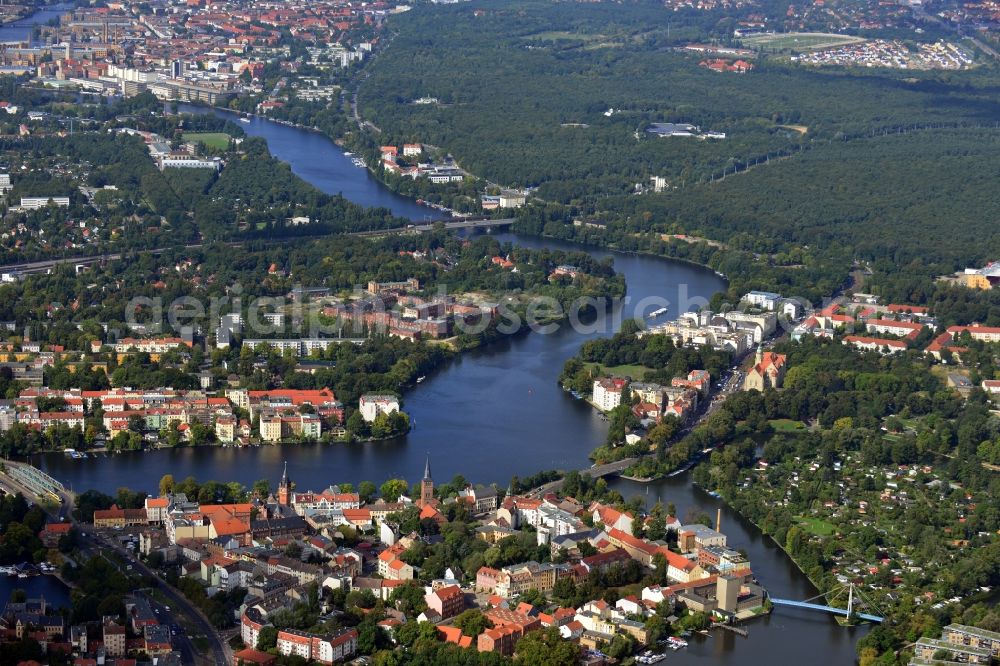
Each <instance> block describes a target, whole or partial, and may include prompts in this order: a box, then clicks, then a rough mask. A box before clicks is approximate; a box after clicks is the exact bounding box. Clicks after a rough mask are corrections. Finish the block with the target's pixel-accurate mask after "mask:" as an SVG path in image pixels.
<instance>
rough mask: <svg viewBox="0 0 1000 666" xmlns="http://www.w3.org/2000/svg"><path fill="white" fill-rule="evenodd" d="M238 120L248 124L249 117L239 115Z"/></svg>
mask: <svg viewBox="0 0 1000 666" xmlns="http://www.w3.org/2000/svg"><path fill="white" fill-rule="evenodd" d="M240 122H241V123H246V124H248V125H249V124H250V119H249V118H243V117H240Z"/></svg>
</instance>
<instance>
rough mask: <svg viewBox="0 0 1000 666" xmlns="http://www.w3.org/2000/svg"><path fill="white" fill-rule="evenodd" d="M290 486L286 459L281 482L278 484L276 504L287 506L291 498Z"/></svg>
mask: <svg viewBox="0 0 1000 666" xmlns="http://www.w3.org/2000/svg"><path fill="white" fill-rule="evenodd" d="M291 492H292V487H291V483H290V482H289V481H288V461H287V460H286V461H285V471H284V472H282V474H281V482H280V483H279V484H278V504H280V505H281V506H288V502H289V500H290V499H291Z"/></svg>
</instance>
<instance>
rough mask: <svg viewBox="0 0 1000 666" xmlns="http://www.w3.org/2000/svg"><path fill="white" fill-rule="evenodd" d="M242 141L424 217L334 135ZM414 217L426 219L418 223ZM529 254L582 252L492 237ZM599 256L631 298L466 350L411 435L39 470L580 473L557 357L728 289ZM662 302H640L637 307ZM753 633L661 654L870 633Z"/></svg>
mask: <svg viewBox="0 0 1000 666" xmlns="http://www.w3.org/2000/svg"><path fill="white" fill-rule="evenodd" d="M241 125H242V126H243V127H244V129H245V130H247V132H248V133H250V134H253V135H256V136H262V137H264V138H265V139H266V140H267V142H268V145H269V147H270V149H271V151H272V153H273V154H274V155H276V156H278V157H280V158H281V159H283V160H286V161H289V162H290V163H291V166H292V169H293V171H295V173H297V174H299V175H300V176H302V177H303V178H305V179H307V180H309V182H312V183H313V184H314V185H316V186H317V187H319V188H320V189H322V190H324V191H326V192H328V193H331V194H332V193H336V192H343V193H344V195H345V196H347V197H348V198H350V199H352V200H354V201H356V202H358V203H361V204H364V205H366V206H384V207H387V208H390V209H392V210H393V212H396V213H397V214H400V215H407V216H413V215H423V214H424V212H425V210H426V209H424V208H422V207H419V206H416V204H414V203H412V202H409V201H407V200H405V199H403V198H402V197H399V196H397V195H395V194H394V193H391V192H389V191H387V190H385V189H384V188H383V187H382V186H381V185H380V184H379V183H378V182H377V181H375V180H374V179H373V178H371V176H370V175H369V174H368V172H367V171H366V170H364V169H360V168H358V167H355V166H353V165H352V164H351V162H350V160H349V159H348V158H345V157H344V155H343V153H342V151H341V150H340V149H339V148H337V147H336V145H334V144H333V143H332V142H330V141H329V140H327V139H325V138H323V137H321V136H319V135H317V134H315V133H313V132H308V131H305V130H300V129H296V128H293V127H289V126H285V125H281V124H277V123H273V122H270V121H266V120H263V119H255V120H254V121H253V122H251V123H250V124H249V125H247V124H242V123H241ZM417 219H420V218H419V217H418V218H417ZM498 237H499V238H500V239H501V240H504V241H510V242H513V243H517V244H519V245H523V246H527V247H542V246H545V247H552V248H567V249H580V246H578V245H573V244H569V243H562V242H558V241H552V240H542V239H537V238H530V237H518V236H515V235H511V234H505V235H499V236H498ZM587 250H588V251H590V252H591V253H592V254H593V255H594V256H596V257H599V258H600V257H605V256H613V258H614V262H615V268H616V270H618V271H619V272H621V273H622V274H623V275H624V276H625V278H626V281H627V284H628V296H629V299H630V302H629V303H626V304H623V305H622V306H620V307H617V308H615V310H614V312H613V313H612V315H613V316H608V317H607V318H606V320H607V326H606V327H605V329H604V330H601V329H600V327H597V328H598V330H592V331H589V332H579V331H575V330H572V329H571V328H570V327H568V326H562V327H561V328H560V329H559V330H558V331H556V332H555V333H552V334H548V335H543V334H537V333H531V334H527V335H523V336H517V337H513V338H509V339H506V340H503V341H502V342H500V343H498V344H495V345H492V346H490V347H489V348H487V349H482V350H476V351H472V352H469V353H466V354H463V355H462V356H461V357H460V358H459V359H457V360H455V361H454V362H452V363H449V364H447V365H446V366H445V367H443V368H441V369H440V370H439V371H437V372H436V373H434V374H433V375H431V376H429V377H428V378H427V379H426V380H425V381H424V382H423V383H421V384H420V385H419V386H418V387H417V388H416V389H414V390H413V391H411V392H410V393H409V394H407V395H406V396H405V404H404V408H405V409H406V411H407V412H409V413H410V414H411V416H412V417H413V420H414V425H415V427H414V429H413V430H412V432H410V433H409V434H408V435H407V436H405V437H402V438H398V439H395V440H390V441H386V442H379V443H367V444H354V445H343V444H336V445H307V446H285V447H271V446H268V447H259V448H250V449H233V448H227V449H223V448H199V449H179V450H161V451H156V452H149V453H127V454H118V455H115V456H110V457H106V458H105V457H100V458H91V459H88V460H71V459H69V458H67V457H65V456H63V455H61V454H49V455H45V456H36V457H35V459H34V460H33V462H34V463H35V464H37V465H39V466H40V467H42V468H43V469H45V470H46V471H48V472H49V473H50V474H52V475H53V476H54V477H56V478H57V479H60V480H62V481H64V482H66V483H68V484H70V485H71V487H72V488H74V489H76V490H78V491H79V490H84V489H88V488H96V489H99V490H102V491H104V492H109V493H113V492H114V491H115V489H116V488H118V487H119V486H129V487H132V488H138V489H142V490H146V491H149V492H156V488H157V482H158V480H159V478H160V476H161V475H162V474H164V473H168V472H169V473H171V474H173V475H174V477H175V478H176V479H181V478H183V477H185V476H187V475H193V476H195V477H196V478H198V479H199V480H208V479H217V480H222V481H230V480H235V481H240V482H241V483H243V484H246V485H249V484H250V483H252V482H253V481H255V480H257V479H261V478H268V479H270V480H271V482H272V485H274V484H276V482H277V480H278V477H279V476H280V474H281V467H282V464H283V463H284V462H285V461H287V463H288V470H289V476H290V477H291V478H292V480H293V481H294V482H295V483H296V485H297V486H298V487H299V488H300V489H310V488H311V489H317V490H318V489H321V488H323V487H325V486H326V485H328V484H330V483H335V482H338V481H347V482H352V483H355V484H357V483H358V482H359V481H362V480H365V479H368V480H372V481H374V482H376V483H380V482H381V481H383V480H384V479H387V478H390V477H393V476H399V477H402V478H406V479H407V480H409V481H411V482H413V481H416V480H418V479H419V478H420V476H421V473H422V471H423V465H424V458H425V456H426V455H430V459H431V466H432V470H433V475H434V477H435V479H437V480H438V481H444V480H449V479H450V478H451V477H452V475H454V474H462V475H464V476H465V477H466V478H468V479H470V480H474V481H476V482H481V483H490V482H496V483H498V484H500V485H502V486H506V484H507V483H508V481H509V480H510V478H511V476H512V475H515V474H517V475H522V476H523V475H528V474H532V473H534V472H537V471H539V470H544V469H550V468H556V467H559V468H581V467H585V466H586V465H587V464H588V460H587V453H588V452H589V451H590V450H591V449H593V448H594V447H595V446H597V445H599V444H600V443H601V442H602V441H603V440H604V438H605V436H606V433H607V425H606V423H605V422H604V421H602V420H601V419H600V418H599V417H598V416H597V415H596V414H595V413H594V411H593V410H592V409H591V408H590V407H589V406H587V404H586V403H584V402H582V401H580V400H575V399H574V398H572V397H571V396H570V395H568V394H567V393H565V392H564V391H562V390H561V389H560V388H559V387H558V386H557V385H556V379H557V377H558V375H559V372H560V369H561V368H562V365H563V363H564V362H565V361H566V359H568V358H569V357H571V356H572V355H573V354H574V353H576V351H577V350H578V349H579V347H580V344H581V343H583V342H584V341H585V340H587V339H591V338H594V337H599V336H602V335H608V334H609V333H610V332H611V330H612V329H613V328H615V327H616V326H617V321H619V320H620V318H621V316H622V315H627V316H630V317H631V316H634V315H635V314H636V312H635V306H636V304H637V303H639V302H640V301H642V300H643V299H647V298H649V297H657V298H661V299H666V301H668V305H669V308H670V315H675V314H676V313H677V311H678V310H680V309H685V310H686V309H690V308H691V307H694V306H697V305H703V304H704V303H705V302H707V299H708V298H710V297H711V295H712V294H713V293H714V292H716V291H718V290H720V289H722V288H723V286H724V283H723V281H722V280H721V279H720V278H719V277H718V276H716V275H715V274H714V273H712V272H711V271H709V270H706V269H703V268H700V267H697V266H692V265H688V264H683V263H678V262H672V261H667V260H663V259H658V258H654V257H647V256H639V255H632V254H623V253H613V252H609V251H607V250H602V249H597V248H587ZM655 307H659V306H658V305H657V306H648V307H646V309H645V311H647V312H648V311H649V310H651V309H654V308H655ZM612 486H613V487H615V488H617V489H618V490H619V491H621V492H622V494H623V495H625V496H626V497H630V496H632V495H636V494H641V495H643V496H645V497H646V499H647V500H648V501H649V502H650V503H652V502H655V501H656V499H657V498H660V499H662V500H663V501H664V502H668V501H672V502H674V503H675V504H676V505H677V508H678V514H679V516H680V517H681V518H682V519H683V518H685V517H686V516H688V515H689V514H693V513H697V512H703V513H707V514H709V515H710V516H712V517H714V516H715V514H716V508H717V507H719V506H722V508H723V512H722V516H723V519H722V520H723V531H724V532H726V533H727V535H728V536H729V544H730V545H731V546H732V547H734V548H743V549H745V550H746V552H747V554H748V555H749V558H750V561H751V563H752V565H753V568H754V571H755V573H756V575H757V577H758V578H759V579H760V581H761V582H762V583H763V584H764V585H765V586H766V587H767V588H768V589H769V590H770V592H771V593H772V594H773V595H774V596H776V597H783V598H789V599H806V598H809V597H812V596H813V595H814V594H816V592H815V590H814V589H813V587H812V585H811V584H810V583H809V581H808V580H807V579H806V577H805V576H804V575H803V574H802V573H801V572H800V571H799V570H798V569H797V568H796V567H795V566H794V564H793V563H792V562H791V561H790V560H789V558H788V557H787V556H786V555H785V554H784V552H783V551H781V550H780V549H779V548H778V547H777V546H776V545H775V544H774V543H773V541H771V540H770V539H769V538H767V537H764V536H763V535H761V533H760V532H759V531H758V530H757V529H756V528H755V527H754V526H753V525H750V524H748V523H747V522H746V521H744V520H742V519H741V518H740V517H739V516H738V515H737V514H735V513H734V512H732V511H729V510H728V509H727V508H725V507H724V505H722V503H721V502H720V501H719V500H716V499H714V498H712V497H710V496H708V495H707V494H705V493H704V492H702V491H701V490H699V489H697V488H695V487H694V486H692V485H691V483H690V481H689V480H688V478H687V476H686V475H684V476H680V477H675V478H673V479H666V480H663V481H659V482H655V483H651V484H647V485H642V484H637V483H633V482H629V481H625V480H621V479H619V480H615V481H614V482H613V483H612ZM749 628H750V636H749V638H746V639H744V638H740V637H738V636H735V635H733V634H730V633H725V632H715V633H713V634H712V636H711V637H708V638H702V637H700V636H696V637H695V638H694V639H693V640H692V642H691V646H690V647H689V648H688V649H686V650H682V651H680V652H677V653H672V654H671V655H670V656H669V657H668V662H669V663H671V664H674V663H677V664H696V663H718V664H736V663H739V664H742V665H744V666H756V665H760V666H763V665H765V664H768V665H770V664H803V663H812V664H817V665H818V664H848V663H853V661H854V642H855V641H856V640H857V638H859V637H860V636H861V635H863V633H864V631H865V629H864V628H856V629H844V628H841V627H840V626H839V625H837V623H836V622H835V621H834V620H833V619H832V616H826V615H822V614H810V613H809V612H807V611H799V610H791V609H780V610H777V611H775V613H774V614H773V615H772V616H771V617H770V618H765V619H761V620H757V621H754V622H753V623H751V624H750V627H749Z"/></svg>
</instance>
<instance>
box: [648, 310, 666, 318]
mask: <svg viewBox="0 0 1000 666" xmlns="http://www.w3.org/2000/svg"><path fill="white" fill-rule="evenodd" d="M666 313H667V308H660V309H659V310H653V311H652V312H650V313H649V315H647V319H656V318H657V317H659V316H660V315H663V314H666Z"/></svg>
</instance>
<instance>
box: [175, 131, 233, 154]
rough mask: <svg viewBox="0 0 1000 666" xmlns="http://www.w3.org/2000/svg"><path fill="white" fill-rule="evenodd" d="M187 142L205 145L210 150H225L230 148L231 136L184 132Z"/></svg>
mask: <svg viewBox="0 0 1000 666" xmlns="http://www.w3.org/2000/svg"><path fill="white" fill-rule="evenodd" d="M183 136H184V140H185V141H193V142H194V143H203V144H205V145H206V146H208V147H209V148H215V149H217V150H225V149H226V148H228V147H229V135H228V134H226V133H225V132H184V135H183Z"/></svg>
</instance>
